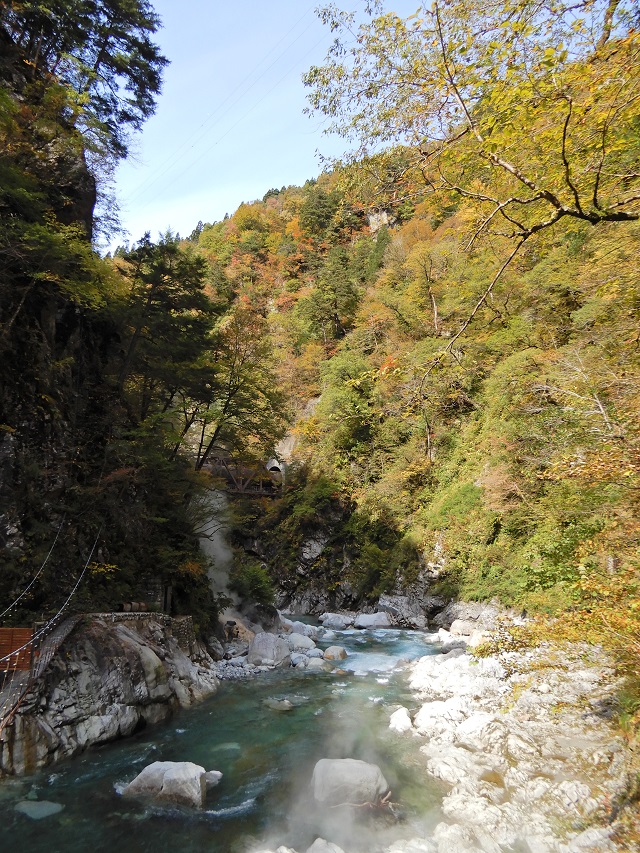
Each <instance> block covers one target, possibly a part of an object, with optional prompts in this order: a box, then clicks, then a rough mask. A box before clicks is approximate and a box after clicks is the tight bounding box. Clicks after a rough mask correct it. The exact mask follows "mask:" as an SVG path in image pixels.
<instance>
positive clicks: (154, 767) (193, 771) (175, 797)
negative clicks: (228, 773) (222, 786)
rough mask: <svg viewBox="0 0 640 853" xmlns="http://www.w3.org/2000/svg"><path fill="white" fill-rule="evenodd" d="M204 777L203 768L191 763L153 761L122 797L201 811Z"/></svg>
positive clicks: (131, 783)
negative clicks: (146, 799) (188, 807)
mask: <svg viewBox="0 0 640 853" xmlns="http://www.w3.org/2000/svg"><path fill="white" fill-rule="evenodd" d="M206 775H207V774H206V771H205V769H204V767H200V765H199V764H193V763H192V762H191V761H154V762H153V764H149V765H148V766H147V767H145V768H144V770H142V772H141V773H139V774H138V775H137V776H136V778H135V779H134V780H133V781H132V782H130V783H129V785H127V787H126V788H125V789H124V790H123V792H122V795H123V796H124V797H150V798H152V799H154V800H156V801H157V802H160V803H167V804H170V805H179V806H191V807H192V808H197V809H201V808H202V807H203V806H204V800H205V794H206V790H207V778H206ZM219 778H220V777H218V781H219Z"/></svg>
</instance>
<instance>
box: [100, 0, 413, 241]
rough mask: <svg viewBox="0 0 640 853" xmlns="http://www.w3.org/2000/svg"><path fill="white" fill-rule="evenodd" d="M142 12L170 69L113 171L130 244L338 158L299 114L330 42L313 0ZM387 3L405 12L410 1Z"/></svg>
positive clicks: (159, 2)
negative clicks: (311, 71)
mask: <svg viewBox="0 0 640 853" xmlns="http://www.w3.org/2000/svg"><path fill="white" fill-rule="evenodd" d="M153 5H154V7H155V9H156V11H157V12H158V14H159V15H160V17H161V18H162V21H163V28H162V30H161V31H160V32H159V34H158V35H157V40H158V42H159V43H160V46H161V48H162V51H163V52H164V54H165V55H166V56H167V57H168V58H169V59H170V60H171V65H170V66H169V67H168V68H167V69H166V72H165V82H164V86H163V91H162V94H161V96H160V98H159V101H158V106H157V110H156V114H155V115H154V116H153V117H152V118H151V119H150V120H149V121H148V122H147V123H146V125H145V127H144V129H143V131H142V133H140V134H138V135H137V136H136V137H135V139H134V141H133V145H132V154H131V157H130V158H129V159H128V160H127V161H126V162H124V163H123V164H121V165H120V166H119V167H118V171H117V173H116V193H117V198H118V202H119V204H120V220H121V222H122V225H123V227H124V228H125V230H126V232H128V238H129V239H130V240H138V239H140V237H141V236H142V235H143V234H144V232H145V231H150V232H151V236H152V238H154V239H155V238H156V237H157V236H158V233H164V232H165V231H166V230H167V229H169V228H170V229H171V230H173V231H174V232H176V231H177V232H179V233H180V234H181V235H182V236H183V237H184V236H188V235H189V234H190V233H191V231H192V230H193V228H194V227H195V226H196V224H197V223H198V220H203V221H204V222H214V221H216V220H219V219H222V218H223V216H224V214H225V213H227V212H228V213H230V214H231V213H233V211H234V210H235V209H236V208H237V207H238V205H239V204H240V203H241V202H242V201H252V200H253V199H256V198H261V197H262V196H263V195H264V193H265V192H266V191H267V190H268V189H270V188H271V187H281V186H288V185H290V184H301V183H304V181H305V180H306V179H307V178H312V177H315V176H316V175H317V174H318V173H319V171H320V169H321V166H320V164H319V161H318V158H317V156H316V152H317V150H320V151H321V152H322V153H323V154H324V155H326V156H333V155H337V154H339V153H340V151H341V150H342V146H343V143H342V142H341V141H340V140H338V139H331V138H329V137H327V136H325V135H323V134H322V126H323V125H322V121H321V119H319V118H309V117H308V116H305V115H304V114H303V110H304V107H305V106H306V98H305V95H306V93H305V88H304V86H303V85H302V82H301V75H302V73H303V72H304V71H305V70H307V68H308V67H309V66H310V65H312V64H320V63H321V62H322V60H323V58H324V56H325V54H326V51H327V49H328V47H329V45H330V44H331V41H332V39H333V36H332V35H331V33H330V32H329V31H328V29H327V28H325V27H323V26H322V24H321V23H320V21H319V19H318V18H317V16H316V15H315V14H314V9H315V7H316V6H317V5H318V2H317V0H315V2H314V0H262V2H257V0H236V2H224V0H181V2H176V0H154V2H153ZM338 5H340V6H342V7H343V8H350V9H355V8H361V7H362V5H363V4H362V3H361V2H358V0H345V2H343V3H338ZM389 5H390V6H392V7H393V8H395V9H396V10H397V11H398V12H399V13H400V14H409V13H410V12H411V11H413V9H414V8H415V7H416V6H417V5H418V3H417V2H411V0H397V2H395V3H390V4H389ZM116 242H121V240H118V241H116Z"/></svg>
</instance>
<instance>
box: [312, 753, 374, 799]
mask: <svg viewBox="0 0 640 853" xmlns="http://www.w3.org/2000/svg"><path fill="white" fill-rule="evenodd" d="M311 785H312V787H313V796H314V798H315V799H316V800H317V801H318V802H319V803H324V804H326V805H338V804H342V803H345V804H346V803H350V804H353V805H361V804H363V803H376V802H377V801H378V800H379V799H380V798H381V797H383V796H384V795H385V794H386V793H387V791H388V790H389V785H388V784H387V780H386V779H385V778H384V776H383V775H382V771H381V770H380V768H379V767H378V765H377V764H368V763H367V762H366V761H359V760H357V759H355V758H321V759H320V761H318V763H317V764H316V766H315V767H314V769H313V778H312V780H311Z"/></svg>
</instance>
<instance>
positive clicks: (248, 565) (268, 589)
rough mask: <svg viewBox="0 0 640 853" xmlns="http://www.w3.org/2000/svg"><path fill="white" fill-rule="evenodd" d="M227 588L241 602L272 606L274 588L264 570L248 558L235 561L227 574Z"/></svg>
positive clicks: (256, 562)
mask: <svg viewBox="0 0 640 853" xmlns="http://www.w3.org/2000/svg"><path fill="white" fill-rule="evenodd" d="M229 588H230V589H231V590H233V591H234V592H237V593H238V595H239V596H240V598H241V599H242V600H243V601H253V602H256V604H273V599H274V594H275V591H274V588H273V583H272V581H271V578H270V577H269V573H268V572H267V570H266V568H264V566H263V565H262V564H261V563H259V562H258V561H256V560H252V559H250V558H248V557H243V558H240V559H236V561H235V562H234V565H233V568H232V569H231V572H230V573H229Z"/></svg>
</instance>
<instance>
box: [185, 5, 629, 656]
mask: <svg viewBox="0 0 640 853" xmlns="http://www.w3.org/2000/svg"><path fill="white" fill-rule="evenodd" d="M472 5H473V4H468V3H465V4H450V5H447V6H446V7H442V8H439V7H438V6H434V7H433V8H432V11H431V13H426V12H425V14H424V16H423V17H422V18H420V17H415V18H413V19H408V20H407V21H402V20H401V19H399V18H397V16H394V15H393V14H389V15H383V16H381V17H378V18H375V17H374V18H373V19H372V23H371V24H370V25H365V26H363V27H361V28H360V30H359V31H358V38H357V39H356V41H355V42H354V41H350V40H349V36H350V35H352V33H353V30H352V29H351V27H352V19H351V18H350V16H348V15H346V14H345V15H341V14H340V13H338V12H336V10H335V9H329V10H327V11H326V13H325V17H326V19H327V21H328V22H329V23H331V25H332V27H333V28H334V29H335V30H337V31H338V33H340V34H342V35H343V36H344V41H343V42H342V43H341V42H340V40H339V41H338V43H337V46H336V48H335V50H334V51H333V52H332V53H331V54H330V56H329V58H328V61H327V65H325V66H324V67H322V68H314V69H312V70H311V71H310V72H309V74H308V75H307V82H308V84H309V85H310V86H311V88H312V103H313V104H314V105H315V108H316V109H317V110H320V111H322V112H324V113H325V115H327V116H329V118H330V119H331V120H332V121H333V122H334V127H335V128H336V129H337V130H339V131H340V132H342V133H343V134H344V135H345V137H346V138H347V139H350V140H353V141H355V143H356V145H355V148H354V152H353V155H352V157H351V159H350V161H349V162H345V163H342V164H336V166H335V167H334V169H333V170H332V171H330V172H327V173H325V174H324V175H322V176H321V177H320V178H319V179H318V180H317V181H310V182H308V183H307V184H306V185H305V187H303V188H293V187H289V188H282V190H280V191H278V190H272V191H270V192H269V193H267V194H266V195H265V197H264V199H263V200H262V201H261V202H255V203H253V204H245V205H243V206H242V207H241V208H240V209H239V210H238V211H237V212H236V213H235V214H234V215H233V216H232V217H231V218H230V219H228V220H226V221H224V222H220V223H216V224H214V225H206V226H204V227H203V228H202V230H201V232H200V233H199V234H196V235H194V238H195V237H197V243H198V247H199V249H200V251H201V252H203V253H204V254H205V256H206V257H207V258H208V259H210V261H211V262H213V263H214V264H217V265H219V266H220V268H221V270H223V271H224V273H225V275H227V276H228V278H229V280H231V281H234V282H242V286H243V288H244V291H245V293H246V298H247V299H249V300H251V301H252V302H253V303H254V304H256V305H260V306H261V309H260V310H262V312H263V313H264V314H265V316H266V317H267V321H268V324H269V331H270V336H271V339H272V340H273V341H274V343H275V348H276V351H277V352H278V353H279V357H280V368H279V374H280V381H281V383H282V387H283V389H285V390H286V392H287V394H288V395H289V398H290V399H291V400H292V403H293V408H294V409H295V410H296V411H297V412H298V418H297V421H296V425H295V427H294V432H295V434H296V435H297V438H298V448H297V455H298V458H299V459H300V460H304V461H305V463H306V473H305V474H304V476H303V477H302V481H303V482H300V483H298V484H297V485H296V486H295V488H294V489H293V491H292V492H291V493H290V495H289V497H288V498H286V499H285V503H284V504H281V505H279V506H276V507H272V508H271V509H266V510H262V511H260V512H258V511H257V510H256V509H255V507H254V508H253V509H249V510H245V515H244V516H243V517H242V518H241V519H240V522H239V525H240V533H239V541H245V542H246V541H248V540H249V539H250V534H251V531H252V530H254V529H255V525H256V523H257V524H258V527H259V529H260V530H261V531H262V535H263V537H264V538H265V541H266V542H267V545H266V549H265V550H264V553H263V554H262V555H257V556H256V557H254V558H253V563H252V562H251V560H249V563H250V570H251V572H253V573H254V574H255V573H257V572H258V569H257V565H256V563H257V562H259V560H258V559H257V557H258V556H259V557H263V556H264V555H265V554H266V555H267V556H269V555H270V556H271V558H272V559H271V562H270V564H269V565H270V570H271V575H272V577H271V580H272V582H275V583H276V584H280V585H283V584H284V585H285V586H286V587H287V586H288V587H291V586H292V585H293V586H296V585H297V586H298V587H299V588H304V587H305V585H309V584H313V583H317V582H318V578H321V579H322V578H324V581H325V582H326V584H327V585H329V586H331V585H334V586H335V585H336V584H338V583H340V581H341V580H344V579H345V577H347V578H348V579H349V582H350V583H351V584H352V585H353V586H354V588H355V590H356V597H357V595H365V596H371V597H374V596H376V595H377V594H379V593H381V592H384V591H389V590H391V589H392V588H394V587H395V586H396V585H398V584H400V585H402V583H409V582H415V580H416V578H420V577H421V574H420V573H421V570H423V569H424V567H425V566H426V565H427V564H428V563H429V562H432V561H435V563H436V564H437V563H439V562H442V561H443V562H444V566H445V569H444V571H443V572H442V571H440V572H438V575H439V576H438V579H437V581H436V583H435V585H434V586H433V589H434V591H440V592H443V593H446V594H448V595H456V596H461V597H463V598H490V597H492V596H498V597H499V598H500V599H501V600H502V601H503V602H504V603H508V604H515V605H517V606H519V607H524V608H526V609H528V610H530V611H531V610H532V611H547V612H552V613H558V612H564V613H565V616H564V618H563V624H564V625H565V626H567V628H568V626H569V625H575V627H576V631H577V634H578V635H587V634H591V635H592V636H597V637H599V638H602V637H606V638H607V639H608V640H609V641H610V642H612V643H613V644H614V645H618V646H619V647H620V648H621V649H626V650H631V651H632V650H633V649H635V648H636V645H635V643H636V641H635V640H634V639H633V638H634V636H635V633H636V631H637V618H638V617H637V613H638V608H639V607H640V598H639V593H640V590H639V588H638V559H639V556H640V551H639V546H640V541H639V538H638V534H639V528H638V498H639V487H640V456H639V452H640V434H639V430H640V427H639V419H638V411H639V403H640V390H639V389H640V375H639V372H638V371H639V356H640V350H639V347H640V338H639V336H638V328H639V323H638V320H639V313H638V312H639V309H640V301H639V296H640V294H639V290H638V287H639V279H638V276H639V269H638V263H637V257H638V249H639V243H638V241H639V237H640V232H639V225H638V217H639V207H638V203H639V202H638V163H639V157H638V155H639V149H638V129H639V125H638V110H637V98H638V79H639V75H638V70H639V67H640V66H639V64H638V48H639V43H638V36H637V33H636V30H635V28H634V27H635V19H634V18H633V12H632V10H631V11H630V10H629V9H627V8H625V7H624V6H623V4H618V3H609V4H606V3H603V4H589V5H588V6H586V5H585V6H584V7H580V11H576V9H575V8H574V7H571V8H569V7H564V6H562V7H561V8H560V7H558V8H557V9H556V10H555V12H556V17H554V18H553V20H551V19H550V18H549V17H546V12H545V13H543V12H540V15H541V17H538V18H536V15H537V14H538V12H535V11H533V10H529V7H528V6H527V4H513V3H511V4H510V3H505V4H499V5H498V6H496V7H495V9H494V10H493V11H492V13H491V14H489V13H488V12H487V13H486V14H483V15H481V14H480V13H478V16H477V17H474V16H473V8H472ZM536 8H538V7H536ZM540 8H542V7H540ZM545 8H546V7H545ZM516 9H517V10H519V11H520V12H521V13H522V19H521V20H520V23H519V24H517V25H516V24H512V23H510V21H512V20H513V18H512V17H511V18H510V17H509V14H508V13H509V12H511V13H513V12H514V10H516ZM527 16H529V17H527ZM498 35H499V36H500V38H498ZM562 38H564V39H566V41H565V42H564V43H563V42H562V41H561V39H562ZM491 68H493V69H494V72H493V78H492V76H491V74H490V69H491ZM495 69H501V70H500V71H499V73H498V72H496V71H495ZM426 92H428V93H429V98H428V99H427V98H426V95H425V93H426ZM476 104H479V106H476ZM381 142H383V143H387V144H389V145H391V147H389V148H387V149H386V150H384V151H382V152H376V148H379V146H380V143H381ZM410 143H412V144H410ZM309 401H313V402H312V405H310V406H309V405H308V404H309ZM247 513H248V514H247ZM327 519H328V520H327ZM322 527H324V528H325V530H324V534H326V535H323V537H321V538H322V541H323V542H325V549H324V553H323V554H321V555H320V556H319V557H318V559H317V561H316V562H315V563H314V566H313V568H312V570H311V571H310V572H307V573H306V574H305V572H304V571H302V569H300V561H299V547H300V543H301V542H302V541H303V539H304V536H305V535H307V536H308V535H309V534H310V533H311V534H314V532H315V533H317V531H318V529H319V528H322ZM326 528H329V531H327V529H326ZM338 528H339V530H340V534H339V535H337V536H336V535H335V532H336V530H337V529H338ZM345 547H346V548H347V551H348V559H347V560H346V561H345V559H344V553H343V552H344V548H345ZM297 549H298V550H297ZM434 555H435V556H434ZM245 570H248V569H247V567H246V566H245ZM296 572H297V573H298V576H297V577H296ZM422 577H423V581H424V575H422ZM262 580H263V581H264V580H265V579H264V578H262ZM568 614H570V615H568Z"/></svg>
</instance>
